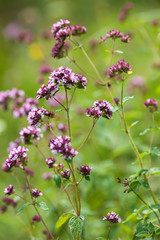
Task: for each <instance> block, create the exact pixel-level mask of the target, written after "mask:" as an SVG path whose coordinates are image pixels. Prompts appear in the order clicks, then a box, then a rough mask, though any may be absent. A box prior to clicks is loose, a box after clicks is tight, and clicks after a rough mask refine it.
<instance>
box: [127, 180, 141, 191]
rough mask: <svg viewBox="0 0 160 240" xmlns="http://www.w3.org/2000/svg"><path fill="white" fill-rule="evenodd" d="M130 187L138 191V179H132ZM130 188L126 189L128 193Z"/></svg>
mask: <svg viewBox="0 0 160 240" xmlns="http://www.w3.org/2000/svg"><path fill="white" fill-rule="evenodd" d="M130 186H131V188H133V190H134V191H136V192H138V191H139V188H140V186H141V184H140V182H139V181H134V182H132V183H131V184H130ZM131 191H132V190H131V189H128V191H127V192H128V193H129V192H131Z"/></svg>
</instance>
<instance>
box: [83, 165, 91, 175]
mask: <svg viewBox="0 0 160 240" xmlns="http://www.w3.org/2000/svg"><path fill="white" fill-rule="evenodd" d="M92 169H93V168H92V167H91V168H90V167H88V166H81V167H80V172H81V174H82V175H83V176H88V175H90V171H91V170H92Z"/></svg>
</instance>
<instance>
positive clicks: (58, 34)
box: [51, 19, 87, 58]
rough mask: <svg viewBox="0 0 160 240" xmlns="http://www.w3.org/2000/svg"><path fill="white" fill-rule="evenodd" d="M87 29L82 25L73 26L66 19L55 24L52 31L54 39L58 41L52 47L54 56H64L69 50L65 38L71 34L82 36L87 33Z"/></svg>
mask: <svg viewBox="0 0 160 240" xmlns="http://www.w3.org/2000/svg"><path fill="white" fill-rule="evenodd" d="M86 31H87V29H86V28H85V27H83V26H81V25H75V26H71V24H70V22H69V21H68V20H65V19H61V20H60V21H58V22H56V23H55V24H53V26H52V29H51V32H52V34H53V37H54V39H55V40H56V41H57V42H56V44H55V45H54V46H53V48H52V53H51V55H52V57H54V58H62V57H63V56H64V55H65V53H66V52H67V50H68V48H67V49H66V46H65V40H66V39H67V38H68V37H70V36H72V35H73V36H80V35H81V34H84V33H86Z"/></svg>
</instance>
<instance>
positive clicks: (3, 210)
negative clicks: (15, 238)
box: [0, 205, 7, 213]
mask: <svg viewBox="0 0 160 240" xmlns="http://www.w3.org/2000/svg"><path fill="white" fill-rule="evenodd" d="M0 210H1V213H5V212H6V211H7V206H6V205H3V206H2V207H1V208H0Z"/></svg>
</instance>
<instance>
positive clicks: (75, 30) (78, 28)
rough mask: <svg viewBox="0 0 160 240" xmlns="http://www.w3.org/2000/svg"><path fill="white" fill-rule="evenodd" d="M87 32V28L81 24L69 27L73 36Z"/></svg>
mask: <svg viewBox="0 0 160 240" xmlns="http://www.w3.org/2000/svg"><path fill="white" fill-rule="evenodd" d="M86 32H87V29H86V28H85V27H84V26H82V25H75V26H73V27H71V34H72V35H73V36H80V35H82V34H84V33H86Z"/></svg>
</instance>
